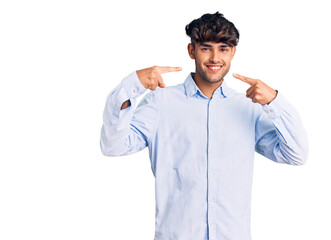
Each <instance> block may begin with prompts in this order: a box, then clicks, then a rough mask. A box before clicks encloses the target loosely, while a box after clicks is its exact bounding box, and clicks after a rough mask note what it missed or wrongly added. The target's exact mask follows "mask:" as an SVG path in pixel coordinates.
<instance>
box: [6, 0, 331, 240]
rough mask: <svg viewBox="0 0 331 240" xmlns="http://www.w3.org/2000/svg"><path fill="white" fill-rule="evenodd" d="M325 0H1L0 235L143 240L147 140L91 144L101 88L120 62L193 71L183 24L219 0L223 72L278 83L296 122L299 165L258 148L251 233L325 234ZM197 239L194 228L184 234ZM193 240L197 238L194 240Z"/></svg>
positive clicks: (116, 74)
mask: <svg viewBox="0 0 331 240" xmlns="http://www.w3.org/2000/svg"><path fill="white" fill-rule="evenodd" d="M326 4H327V1H319V0H315V1H309V2H307V1H289V0H279V1H272V2H271V1H233V0H232V1H220V0H218V1H208V0H207V1H202V0H200V1H192V0H190V1H162V2H161V1H160V2H158V1H146V0H144V1H123V0H122V1H73V0H66V1H63V0H58V1H36V0H34V1H15V0H12V1H1V3H0V80H1V85H0V106H1V109H0V114H1V118H0V121H1V124H0V161H1V162H0V239H1V240H9V239H35V240H37V239H43V240H44V239H70V240H72V239H80V240H83V239H100V240H103V239H111V240H112V239H124V240H126V239H150V240H151V239H153V238H154V214H155V202H154V176H153V174H152V171H151V168H150V162H149V158H148V152H147V148H146V149H145V150H143V151H141V152H139V153H136V154H134V155H129V156H124V157H117V158H110V157H105V156H103V155H102V154H101V151H100V149H99V136H100V129H101V125H102V113H103V108H104V104H105V100H106V97H107V94H108V93H109V92H110V91H111V90H112V89H113V88H115V87H116V85H117V84H119V83H120V81H121V80H122V79H123V78H124V77H125V76H127V75H128V74H129V73H131V72H132V71H135V70H137V69H141V68H145V67H150V66H153V65H161V66H181V67H183V70H182V71H181V72H178V73H167V74H164V75H163V76H164V80H165V83H166V85H167V86H170V85H176V84H179V83H182V82H183V81H184V80H185V78H186V76H187V75H188V73H189V72H191V71H194V61H193V60H191V59H190V58H189V56H188V54H187V51H186V46H187V43H188V42H189V38H188V37H187V36H186V35H185V30H184V28H185V25H186V24H188V23H189V22H190V21H192V20H193V19H195V18H198V17H200V16H201V15H202V14H204V13H207V12H209V13H214V12H216V11H220V12H221V13H223V14H224V15H225V17H226V18H228V19H229V20H230V21H232V22H233V23H234V24H235V25H236V27H237V28H238V29H239V31H240V34H241V37H240V41H239V45H238V47H237V53H236V56H235V58H234V60H233V63H232V67H231V70H230V72H229V74H228V75H227V77H226V81H227V82H228V84H229V86H231V87H233V88H234V89H236V90H237V91H240V92H244V91H245V90H246V89H247V88H248V87H249V86H248V85H246V84H245V83H243V82H240V81H239V80H237V79H235V78H233V77H232V76H231V75H232V73H234V72H237V73H239V74H242V75H245V76H248V77H252V78H259V79H261V80H263V81H264V82H266V83H267V84H269V85H270V86H271V87H273V88H275V89H278V90H279V91H281V92H282V93H283V94H284V96H285V97H286V98H287V99H288V100H289V101H290V102H291V103H292V104H293V105H294V106H295V107H296V109H297V110H298V112H299V113H300V115H301V117H302V120H303V123H304V126H305V128H306V130H307V132H308V136H309V143H310V153H309V159H308V162H307V164H306V165H304V166H300V167H295V166H289V165H282V164H277V163H274V162H272V161H270V160H268V159H265V158H264V157H262V156H260V155H258V154H256V161H255V170H254V180H253V199H252V224H251V229H252V236H253V239H254V240H266V239H268V240H279V239H282V240H293V239H310V240H311V239H318V240H330V239H331V232H330V226H331V220H330V216H331V207H330V202H331V196H330V189H331V187H330V185H331V174H330V170H331V169H330V167H331V163H330V162H331V157H330V150H331V148H330V139H329V137H330V135H331V129H330V124H329V122H330V117H329V116H330V100H329V99H330V98H329V88H330V87H331V84H330V80H331V79H330V74H329V71H328V70H329V69H330V67H329V64H330V60H329V57H330V53H331V51H330V41H331V37H330V31H329V24H328V23H330V20H331V18H330V14H329V10H328V9H329V7H327V5H326ZM193 240H195V239H193ZM197 240H200V239H197Z"/></svg>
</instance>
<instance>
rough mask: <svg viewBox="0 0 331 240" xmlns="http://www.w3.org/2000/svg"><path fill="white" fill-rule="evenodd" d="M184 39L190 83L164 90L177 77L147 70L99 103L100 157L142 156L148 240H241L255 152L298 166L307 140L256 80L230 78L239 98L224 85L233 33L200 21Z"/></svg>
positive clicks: (214, 21)
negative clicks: (152, 205) (145, 152)
mask: <svg viewBox="0 0 331 240" xmlns="http://www.w3.org/2000/svg"><path fill="white" fill-rule="evenodd" d="M186 33H187V35H188V36H189V37H190V38H191V43H190V44H188V53H189V56H190V57H191V58H192V59H194V60H195V65H196V69H195V73H190V74H189V75H188V77H187V78H186V80H185V82H184V83H183V84H179V85H176V86H171V87H165V84H164V82H163V80H162V77H161V74H162V73H165V72H171V71H180V70H181V68H178V67H158V66H154V67H151V68H146V69H142V70H139V71H135V72H133V73H131V74H130V75H129V76H127V77H126V78H125V79H123V80H122V82H121V83H120V84H119V85H118V86H117V87H116V88H115V89H114V90H113V91H112V92H111V93H110V94H109V96H108V98H107V102H106V107H105V111H104V124H103V127H102V131H101V143H100V144H101V149H102V152H103V154H104V155H106V156H120V155H127V154H132V153H135V152H137V151H140V150H142V149H144V148H145V147H146V146H148V149H149V156H150V161H151V168H152V171H153V174H154V176H155V194H156V215H155V224H156V225H155V240H206V239H209V240H214V239H215V240H249V239H251V233H250V206H251V186H252V174H253V161H254V151H257V152H258V153H260V154H262V155H264V156H265V157H267V158H269V159H271V160H273V161H275V162H278V163H286V164H292V165H302V164H304V163H305V162H306V159H307V148H308V145H307V138H306V133H305V131H304V128H303V126H302V124H301V122H300V118H299V115H298V113H297V112H296V111H295V109H294V108H293V107H292V106H291V105H290V104H289V103H288V102H287V101H286V99H285V98H284V97H283V96H282V94H281V93H280V92H279V93H278V92H277V91H276V90H274V89H272V88H271V87H269V86H268V85H267V84H265V83H264V82H262V81H261V80H257V79H252V78H248V77H244V76H240V75H236V74H235V75H234V77H236V78H238V79H240V80H242V81H244V82H246V83H248V84H249V85H250V87H249V88H248V90H247V92H246V96H245V95H244V94H241V93H237V92H236V91H234V90H233V89H231V88H229V87H228V86H227V85H226V82H225V80H224V77H225V75H226V74H227V73H228V71H229V69H230V64H231V60H232V58H233V56H234V54H235V52H236V45H237V43H238V40H239V32H238V30H237V29H236V28H235V26H234V25H233V23H231V22H229V21H228V20H227V19H225V18H224V17H223V15H222V14H220V13H218V12H216V13H215V14H205V15H203V16H202V17H201V18H199V19H196V20H194V21H192V22H191V23H190V24H189V25H187V26H186ZM157 87H159V88H157ZM147 89H150V90H152V91H151V92H149V93H148V94H146V95H145V96H144V98H143V99H142V100H141V102H140V103H139V105H138V107H137V108H136V109H135V110H133V108H134V106H135V105H136V98H137V97H138V96H140V95H141V94H143V93H144V92H145V91H146V90H147Z"/></svg>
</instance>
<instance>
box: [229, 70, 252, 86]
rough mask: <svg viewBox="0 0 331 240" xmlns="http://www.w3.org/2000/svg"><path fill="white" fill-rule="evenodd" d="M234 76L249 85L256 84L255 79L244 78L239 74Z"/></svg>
mask: <svg viewBox="0 0 331 240" xmlns="http://www.w3.org/2000/svg"><path fill="white" fill-rule="evenodd" d="M233 76H234V77H235V78H237V79H239V80H241V81H243V82H245V83H248V84H249V85H251V86H253V85H254V84H255V83H256V79H253V78H248V77H244V76H241V75H239V74H237V73H234V74H233Z"/></svg>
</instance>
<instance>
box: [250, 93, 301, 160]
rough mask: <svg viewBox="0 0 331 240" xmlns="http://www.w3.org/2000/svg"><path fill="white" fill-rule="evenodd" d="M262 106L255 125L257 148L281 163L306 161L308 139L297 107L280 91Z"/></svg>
mask: <svg viewBox="0 0 331 240" xmlns="http://www.w3.org/2000/svg"><path fill="white" fill-rule="evenodd" d="M262 109H263V111H262V113H261V114H260V116H259V117H258V119H257V121H256V127H255V131H256V132H255V133H256V134H255V142H256V145H255V150H256V152H258V153H260V154H262V155H263V156H265V157H267V158H269V159H271V160H273V161H275V162H278V163H286V164H291V165H303V164H304V163H305V162H306V161H307V158H308V139H307V134H306V131H305V129H304V127H303V125H302V123H301V119H300V116H299V114H298V113H297V111H296V110H295V109H294V108H293V106H291V105H290V104H289V103H288V101H287V100H286V99H285V98H284V96H282V94H281V93H279V92H278V94H277V96H276V98H275V99H274V100H273V101H272V102H271V103H270V104H268V105H267V104H266V105H262Z"/></svg>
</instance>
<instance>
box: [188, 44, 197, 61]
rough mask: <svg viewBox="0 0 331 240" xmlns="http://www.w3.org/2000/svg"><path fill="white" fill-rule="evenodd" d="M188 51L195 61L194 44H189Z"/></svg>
mask: <svg viewBox="0 0 331 240" xmlns="http://www.w3.org/2000/svg"><path fill="white" fill-rule="evenodd" d="M187 51H188V54H189V55H190V57H191V58H192V59H195V55H194V48H193V45H192V43H189V44H188V45H187Z"/></svg>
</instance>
